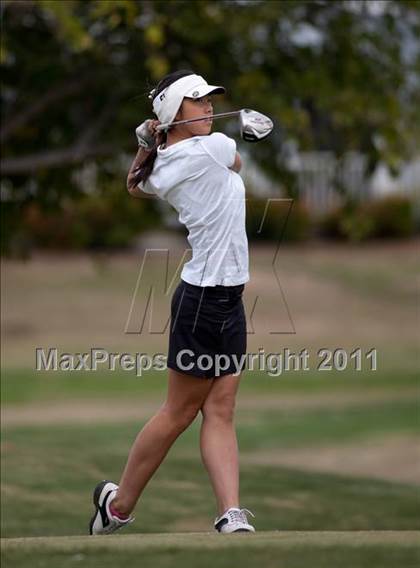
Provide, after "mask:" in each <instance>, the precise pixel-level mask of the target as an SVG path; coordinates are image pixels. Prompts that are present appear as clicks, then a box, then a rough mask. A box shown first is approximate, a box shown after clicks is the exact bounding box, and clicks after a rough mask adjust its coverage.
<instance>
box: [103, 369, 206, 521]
mask: <svg viewBox="0 0 420 568" xmlns="http://www.w3.org/2000/svg"><path fill="white" fill-rule="evenodd" d="M212 383H213V379H203V378H199V377H193V376H189V375H186V374H183V373H178V372H176V371H174V370H173V369H169V383H168V394H167V399H166V401H165V402H164V404H163V405H162V406H161V407H160V409H159V410H158V412H157V413H156V414H155V415H154V416H153V417H152V418H151V419H150V420H149V421H148V422H147V423H146V424H145V426H144V427H143V429H142V430H141V431H140V433H139V434H138V436H137V438H136V440H135V442H134V444H133V446H132V448H131V450H130V454H129V456H128V461H127V464H126V466H125V469H124V472H123V474H122V477H121V480H120V483H119V489H118V492H117V495H116V497H115V499H114V500H113V502H112V505H113V507H114V508H115V509H116V510H117V511H118V512H120V513H123V514H129V513H131V511H132V510H133V509H134V507H135V505H136V503H137V500H138V498H139V496H140V494H141V492H142V491H143V489H144V487H145V486H146V484H147V482H148V481H149V480H150V478H151V477H152V475H153V474H154V472H155V471H156V469H157V468H158V467H159V465H160V464H161V462H162V461H163V459H164V457H165V456H166V454H167V453H168V450H169V449H170V447H171V446H172V444H173V443H174V442H175V440H176V439H177V438H178V436H179V435H180V434H181V433H182V432H183V431H184V430H185V429H186V428H187V427H188V426H189V425H190V424H191V422H192V421H193V420H194V418H195V417H196V416H197V413H198V411H199V409H200V408H201V406H202V404H203V402H204V400H205V399H206V397H207V394H208V392H209V390H210V389H211V386H212Z"/></svg>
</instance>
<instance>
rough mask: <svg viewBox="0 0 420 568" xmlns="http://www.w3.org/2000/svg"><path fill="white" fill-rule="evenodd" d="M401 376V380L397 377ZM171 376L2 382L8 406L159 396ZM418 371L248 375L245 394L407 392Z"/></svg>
mask: <svg viewBox="0 0 420 568" xmlns="http://www.w3.org/2000/svg"><path fill="white" fill-rule="evenodd" d="M396 377H398V378H396ZM167 380H168V379H167V372H156V371H155V372H148V373H146V374H145V375H144V376H143V377H141V378H139V377H136V375H135V374H134V373H131V372H126V373H124V372H119V373H118V372H107V373H106V372H101V371H96V372H80V371H75V372H45V371H44V372H37V371H35V370H31V369H4V370H3V373H2V380H1V400H2V403H3V404H8V403H24V402H32V401H52V400H54V401H58V400H68V399H77V398H83V399H84V400H86V399H108V398H110V397H112V398H115V397H117V398H131V397H133V396H135V397H139V399H141V398H143V397H144V396H151V395H157V396H161V395H162V393H164V392H166V387H167ZM419 385H420V379H419V376H418V373H417V371H416V370H415V369H411V370H407V371H405V372H404V374H402V375H400V376H398V375H397V373H396V372H395V370H386V371H384V370H381V371H379V370H378V371H376V372H373V371H372V372H355V371H353V372H351V371H346V372H334V371H332V372H324V373H321V372H310V371H308V372H307V373H306V372H305V373H303V372H300V373H299V372H289V373H287V374H285V375H282V376H280V377H270V376H268V375H266V374H264V373H261V372H260V373H258V372H251V371H247V372H246V373H245V374H244V376H243V378H242V380H241V385H240V393H242V392H243V393H244V394H246V393H255V394H261V395H264V394H278V395H279V396H281V394H282V393H297V394H299V393H301V394H305V395H306V394H307V395H310V394H311V393H324V392H359V393H360V392H363V391H372V390H375V389H387V390H390V391H395V392H402V391H403V390H404V389H410V390H412V389H413V388H418V387H419Z"/></svg>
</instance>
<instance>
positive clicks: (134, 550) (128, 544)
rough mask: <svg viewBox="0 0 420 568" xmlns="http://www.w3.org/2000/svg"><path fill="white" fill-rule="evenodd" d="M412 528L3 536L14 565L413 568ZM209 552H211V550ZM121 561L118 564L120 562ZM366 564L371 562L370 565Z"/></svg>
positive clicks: (414, 536)
mask: <svg viewBox="0 0 420 568" xmlns="http://www.w3.org/2000/svg"><path fill="white" fill-rule="evenodd" d="M419 537H420V533H419V532H416V531H353V532H338V531H308V532H307V531H266V532H259V533H255V534H236V535H217V534H214V533H209V532H195V533H190V534H186V533H168V534H132V535H112V536H107V537H77V536H75V537H39V538H12V539H7V540H3V541H2V548H3V553H4V559H5V560H7V561H8V562H9V563H10V564H9V565H10V566H11V565H13V566H14V567H21V566H22V567H23V566H26V564H25V562H26V561H28V560H29V558H30V563H31V566H32V567H35V568H40V567H43V566H51V565H53V564H52V563H53V562H54V561H55V562H56V563H57V564H56V565H57V566H60V567H67V566H74V565H83V566H88V567H96V566H98V567H99V566H106V567H107V566H112V565H115V563H116V562H118V565H122V563H123V562H135V563H136V565H137V563H138V564H139V565H141V566H145V567H149V566H150V567H152V566H181V565H182V566H191V567H192V566H197V565H198V564H199V565H200V566H205V567H207V566H208V567H210V566H212V565H214V563H217V566H222V567H225V566H230V565H231V562H232V561H240V562H241V566H245V567H248V566H249V567H251V566H255V563H258V565H260V566H262V565H263V566H273V567H275V566H286V565H287V566H288V567H289V568H293V567H296V568H297V567H299V566H301V567H303V566H309V565H312V566H315V565H316V566H318V567H323V566H325V567H326V566H332V565H336V566H338V564H335V563H337V562H339V565H340V566H341V567H349V568H350V567H352V566H353V567H354V566H358V567H363V566H368V565H370V566H372V562H374V563H375V564H374V565H376V566H381V567H383V568H386V567H395V566H397V565H404V566H405V567H407V568H411V567H413V568H414V566H415V565H416V561H417V560H418V559H419V553H420V549H419ZM209 553H211V554H209ZM120 562H121V564H119V563H120ZM369 563H370V564H369Z"/></svg>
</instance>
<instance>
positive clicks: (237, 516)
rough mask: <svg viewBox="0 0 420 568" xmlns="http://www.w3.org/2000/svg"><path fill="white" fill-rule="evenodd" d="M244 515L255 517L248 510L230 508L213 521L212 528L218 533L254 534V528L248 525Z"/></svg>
mask: <svg viewBox="0 0 420 568" xmlns="http://www.w3.org/2000/svg"><path fill="white" fill-rule="evenodd" d="M246 513H249V514H250V515H251V516H252V517H255V515H253V514H252V513H251V511H248V509H237V508H236V507H231V508H230V509H228V510H227V511H226V512H225V513H223V515H221V516H220V517H217V519H216V520H215V521H214V528H215V529H216V530H217V531H218V532H219V533H226V534H227V533H233V532H255V528H254V527H253V526H252V525H250V524H249V523H248V519H247V516H246Z"/></svg>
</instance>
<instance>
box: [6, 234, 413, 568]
mask: <svg viewBox="0 0 420 568" xmlns="http://www.w3.org/2000/svg"><path fill="white" fill-rule="evenodd" d="M271 252H272V251H271ZM271 252H270V250H269V249H268V248H267V249H261V250H260V254H259V256H258V257H257V263H256V267H255V274H254V282H255V284H254V285H255V286H257V287H258V286H259V287H261V286H262V287H263V289H264V292H267V294H268V295H269V297H270V294H271V293H272V291H270V290H269V289H268V288H267V286H268V284H267V286H266V282H268V281H267V280H266V279H265V272H264V264H265V265H266V264H267V263H268V260H269V258H270V257H271V256H272V255H271ZM395 252H396V251H395V249H394V247H393V246H390V247H389V248H388V247H386V246H384V247H382V248H381V249H373V248H371V249H369V248H365V249H364V250H361V249H359V250H358V251H356V250H355V249H353V248H351V247H349V248H346V249H337V250H335V251H334V250H332V249H331V248H328V249H324V250H323V249H318V250H316V251H314V252H313V254H311V255H309V254H308V253H306V252H305V251H304V250H303V249H302V250H300V251H298V250H294V249H292V248H290V249H286V250H285V251H284V252H283V255H282V267H283V268H282V270H283V274H284V279H283V280H282V282H283V283H284V285H285V291H286V292H287V296H288V301H289V304H290V306H291V307H292V308H293V315H294V318H295V322H296V324H297V329H298V332H299V333H298V334H296V335H295V336H293V335H292V336H284V338H283V339H282V344H281V345H282V346H284V345H289V346H291V347H292V348H294V349H298V348H300V347H301V346H303V345H305V344H307V345H309V346H315V347H317V346H320V345H323V346H346V345H347V346H348V348H349V349H350V348H353V347H355V346H357V345H365V346H366V348H367V347H369V348H371V347H372V346H374V347H377V349H378V353H379V357H380V359H379V367H378V370H377V371H376V372H369V371H368V370H367V369H364V370H363V371H362V372H354V371H352V370H351V369H349V370H346V371H344V372H337V371H331V372H329V373H318V372H316V371H315V370H313V371H310V372H307V373H296V374H293V373H285V374H283V375H282V376H280V377H276V378H273V377H269V376H268V375H267V374H266V373H264V372H252V371H247V372H245V373H244V376H243V379H242V381H241V385H240V389H239V393H238V400H237V407H236V425H237V434H238V443H239V448H240V463H241V504H242V506H243V507H247V508H249V509H250V510H251V511H253V513H254V514H255V520H254V521H255V527H256V529H257V532H256V533H255V534H250V535H245V534H236V535H218V534H216V533H214V532H213V530H212V523H213V519H214V516H215V513H216V508H215V501H214V496H213V494H212V490H211V487H210V483H209V479H208V475H207V472H206V470H205V468H204V466H203V464H202V463H201V460H200V451H199V429H200V423H201V420H200V418H199V417H197V419H196V420H195V421H194V423H193V424H192V425H191V427H190V428H188V429H187V430H186V431H185V432H184V433H183V434H182V435H181V436H180V437H179V438H178V439H177V441H176V442H175V444H174V446H173V447H172V448H171V450H170V452H169V454H168V456H167V458H166V459H165V461H164V462H163V464H162V465H161V467H160V468H159V470H158V471H157V472H156V474H155V475H154V477H153V479H152V480H151V482H150V483H149V485H148V486H147V488H146V490H145V491H144V493H143V495H142V496H141V498H140V500H139V502H138V505H137V507H136V509H135V511H134V516H135V517H136V519H135V522H134V523H132V524H131V525H130V526H128V527H127V528H126V529H125V530H124V532H122V531H121V533H120V534H117V535H114V536H109V537H104V538H101V537H93V538H92V537H87V536H85V535H86V534H87V525H88V521H89V518H90V516H91V514H92V512H93V509H92V489H93V487H94V485H95V484H96V483H97V482H98V480H100V479H104V478H107V479H115V480H117V479H118V478H119V475H120V473H121V469H122V467H123V466H124V463H125V460H126V457H127V453H128V451H129V448H130V445H131V443H132V440H133V439H134V437H135V436H136V434H137V432H138V431H139V430H140V429H141V428H142V426H143V425H144V424H145V423H146V422H147V420H148V419H149V418H150V417H151V416H152V415H153V414H154V412H155V411H156V410H157V409H158V408H159V407H160V405H161V404H162V402H163V401H164V397H165V393H166V388H167V374H166V373H158V372H147V373H145V374H144V375H143V376H142V377H141V378H138V377H136V376H135V375H133V374H132V373H122V372H113V373H109V372H108V373H107V372H103V371H97V372H91V373H86V372H74V373H64V372H61V373H45V372H44V373H39V372H36V371H35V370H34V369H33V366H32V363H33V360H32V355H33V347H34V346H35V345H37V344H38V345H39V344H42V345H48V344H49V343H50V341H51V337H52V336H54V341H56V342H57V343H58V344H60V345H62V346H63V347H65V348H67V349H68V350H69V351H70V350H72V349H77V348H78V347H79V346H80V347H81V348H82V347H83V344H84V343H85V342H87V341H88V339H89V337H96V338H97V340H98V342H100V343H101V344H102V345H104V346H109V347H112V349H116V348H117V347H119V346H121V348H124V350H126V351H129V350H130V349H131V350H135V349H137V350H141V351H152V350H153V343H154V342H155V343H157V344H158V345H157V348H158V350H162V351H165V342H166V337H165V336H157V337H154V336H153V335H147V334H145V335H141V336H139V337H137V336H127V335H124V334H123V333H122V332H121V328H120V323H121V321H123V320H124V317H122V316H123V315H124V308H123V304H125V306H127V298H129V297H130V290H131V284H132V282H134V280H135V275H136V267H137V264H136V260H135V259H134V258H131V259H128V258H127V257H118V256H117V257H115V258H110V259H109V267H108V274H107V277H106V278H103V275H101V274H99V273H96V272H95V271H94V270H93V269H92V266H91V265H90V264H89V260H88V259H87V258H86V257H81V258H77V257H76V258H73V259H72V260H70V261H66V263H63V264H61V265H60V270H57V267H58V264H57V262H58V261H57V259H54V260H53V259H48V258H47V257H43V258H41V259H39V261H36V262H33V263H30V264H28V265H27V266H26V267H23V266H20V265H15V264H13V263H12V264H11V265H10V266H9V267H8V268H9V270H8V271H7V276H6V277H5V280H4V283H5V288H6V292H7V294H8V305H7V309H6V310H5V311H4V312H3V318H4V320H5V323H6V327H5V329H6V334H5V338H6V341H5V354H6V355H7V357H6V358H5V361H6V363H7V365H6V366H4V367H3V376H2V384H1V387H2V390H1V394H2V416H1V419H2V425H3V438H2V446H1V449H2V457H3V459H2V468H3V471H2V507H3V515H2V536H3V537H5V538H3V540H2V548H3V559H4V560H5V565H6V567H7V568H9V567H13V568H27V567H28V566H30V567H31V568H50V567H53V568H55V567H57V568H71V567H74V566H84V567H87V568H99V567H100V568H104V567H105V568H108V567H109V568H111V567H112V568H114V567H115V566H123V565H127V566H130V565H133V566H137V565H141V566H142V568H148V567H150V568H152V567H153V568H156V567H158V568H174V567H176V568H177V567H178V566H182V567H183V568H195V567H196V566H198V565H200V568H214V567H215V566H217V568H231V567H232V564H233V563H235V564H238V565H240V566H241V567H242V568H243V567H250V568H251V567H252V568H254V567H255V566H260V567H264V568H265V567H267V568H278V567H279V568H308V567H314V568H324V567H325V568H331V567H334V568H335V567H340V568H356V567H357V568H365V567H366V568H371V567H375V568H376V567H378V568H397V567H398V568H399V567H404V568H411V567H413V568H414V566H416V567H417V564H418V561H419V548H418V540H419V533H418V532H416V531H417V530H418V529H419V528H420V514H419V479H420V460H419V459H418V450H417V448H418V440H419V421H418V392H419V379H418V373H417V367H416V361H415V343H416V333H415V325H416V318H415V317H414V313H415V304H416V299H415V294H414V293H413V289H412V286H414V284H413V285H412V284H411V283H408V282H406V281H403V280H402V278H401V275H402V274H403V273H407V272H408V273H412V274H413V277H414V275H415V273H416V271H415V269H414V257H415V251H414V248H413V246H412V245H411V244H408V245H407V246H406V247H404V246H401V252H402V253H403V254H398V255H396V256H394V254H395ZM391 257H392V259H393V260H392V262H391V261H390V259H391ZM67 262H68V264H67ZM396 265H398V266H397V268H398V270H397V271H396V270H395V268H396ZM349 267H351V279H350V278H349V272H348V269H349ZM346 270H347V272H346ZM410 271H411V272H410ZM117 273H118V274H119V278H116V274H117ZM378 275H380V277H379V276H378ZM28 282H31V283H32V284H31V287H32V288H28V287H27V283H28ZM410 282H411V281H410ZM66 286H67V288H66V294H68V297H69V298H72V303H71V305H70V304H69V305H60V303H59V299H60V298H61V297H62V293H63V287H66ZM31 289H32V292H31ZM47 289H48V291H47ZM92 289H95V295H94V296H92V295H91V294H90V291H91V290H92ZM249 290H250V294H251V293H252V288H251V286H250V289H249ZM87 296H89V298H90V300H89V309H88V313H89V318H88V321H86V325H83V326H82V328H80V325H79V322H80V321H81V320H80V318H81V315H82V313H81V312H79V313H77V309H78V308H77V306H83V305H84V303H83V302H84V298H86V297H87ZM311 296H312V298H313V297H316V298H317V302H316V303H312V304H311V305H309V303H308V302H309V300H307V298H309V297H311ZM111 305H112V310H111V309H110V308H109V306H111ZM338 306H339V307H340V318H337V313H336V308H337V307H338ZM159 309H160V311H161V313H162V314H164V313H165V310H166V309H167V308H166V307H165V306H164V305H161V306H159ZM24 316H26V317H27V319H26V321H27V322H31V326H32V327H28V326H26V327H25V326H24V325H23V324H24V321H23V317H24ZM268 318H269V315H267V318H266V320H267V321H268ZM360 321H361V322H364V325H363V326H355V325H354V324H355V322H360ZM399 321H404V326H400V325H398V322H399ZM61 322H65V325H63V324H62V323H61ZM105 322H106V325H104V323H105ZM343 322H344V324H345V325H343ZM25 325H26V324H25ZM257 337H258V334H257ZM373 337H374V339H375V341H374V342H372V341H371V339H370V338H373ZM250 338H251V339H252V337H250ZM368 338H369V341H368ZM321 341H322V343H321ZM136 343H138V345H135V344H136ZM276 343H277V348H276V349H278V338H275V336H273V338H272V340H271V347H272V348H273V349H274V348H275V347H276ZM98 344H99V343H98ZM210 552H211V554H210Z"/></svg>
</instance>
